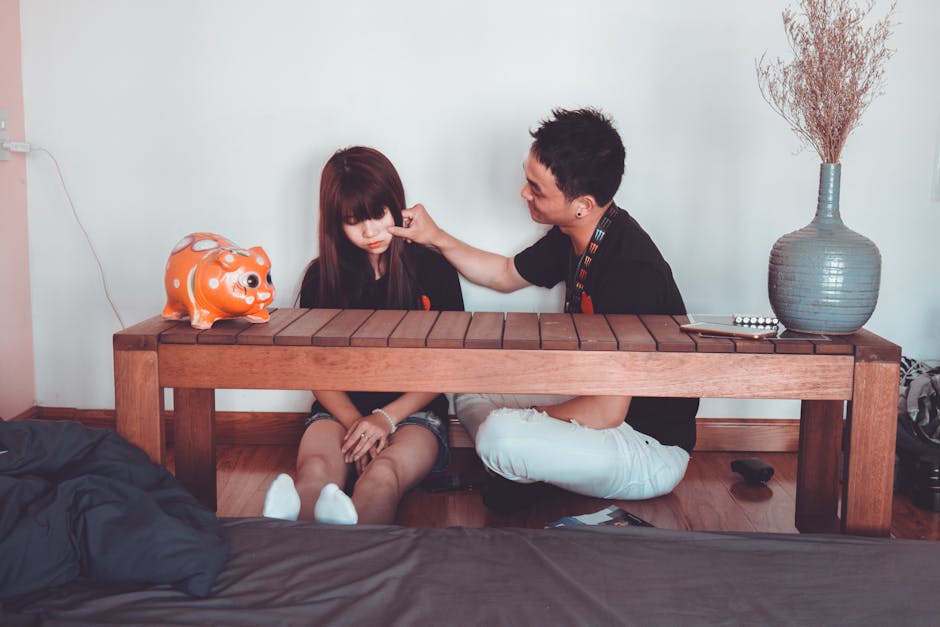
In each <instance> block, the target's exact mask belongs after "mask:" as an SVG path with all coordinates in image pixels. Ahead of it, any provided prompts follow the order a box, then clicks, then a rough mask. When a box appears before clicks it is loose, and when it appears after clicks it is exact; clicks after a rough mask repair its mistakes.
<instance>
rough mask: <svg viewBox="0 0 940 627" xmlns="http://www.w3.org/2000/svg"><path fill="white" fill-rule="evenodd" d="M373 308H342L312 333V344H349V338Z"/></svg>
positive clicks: (367, 317) (371, 312)
mask: <svg viewBox="0 0 940 627" xmlns="http://www.w3.org/2000/svg"><path fill="white" fill-rule="evenodd" d="M374 311H375V310H374V309H344V310H343V311H341V312H339V313H338V314H337V315H336V316H335V317H333V318H332V319H331V320H330V321H329V322H327V323H326V324H324V325H323V327H322V328H321V329H320V330H319V331H317V332H316V333H314V334H313V338H312V339H311V343H312V344H313V345H314V346H349V339H350V338H351V337H352V336H353V333H355V332H356V330H357V329H358V328H359V327H361V326H362V324H363V323H364V322H365V321H366V320H368V319H369V316H371V315H372V314H373V312H374Z"/></svg>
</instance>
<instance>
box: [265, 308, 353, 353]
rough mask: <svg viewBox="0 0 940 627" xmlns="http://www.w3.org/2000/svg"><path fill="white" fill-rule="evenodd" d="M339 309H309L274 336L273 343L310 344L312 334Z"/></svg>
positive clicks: (285, 344) (288, 344)
mask: <svg viewBox="0 0 940 627" xmlns="http://www.w3.org/2000/svg"><path fill="white" fill-rule="evenodd" d="M339 312H340V310H339V309H310V310H309V311H307V312H306V313H305V314H303V315H302V316H300V317H299V318H297V319H296V320H294V321H293V322H291V323H290V324H289V325H287V326H286V327H284V329H283V330H282V331H281V332H280V333H278V334H277V335H275V336H274V343H275V344H277V345H283V346H310V345H311V344H312V343H313V335H314V334H315V333H316V332H317V331H319V330H320V329H322V328H323V325H325V324H326V323H327V322H329V321H330V320H332V319H333V318H335V317H336V316H337V315H339Z"/></svg>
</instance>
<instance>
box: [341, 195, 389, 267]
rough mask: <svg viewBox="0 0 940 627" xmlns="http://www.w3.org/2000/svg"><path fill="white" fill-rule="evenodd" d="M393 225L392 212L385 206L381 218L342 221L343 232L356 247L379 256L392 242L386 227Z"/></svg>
mask: <svg viewBox="0 0 940 627" xmlns="http://www.w3.org/2000/svg"><path fill="white" fill-rule="evenodd" d="M394 225H395V219H394V218H393V217H392V212H391V211H389V210H388V207H386V208H385V213H383V214H382V217H381V218H378V219H375V220H363V221H362V222H352V223H350V222H344V223H343V233H345V234H346V238H347V239H349V241H350V242H351V243H352V245H353V246H355V247H356V248H361V249H362V250H364V251H366V252H367V253H369V254H370V255H373V256H375V257H378V256H380V255H381V254H382V253H384V252H385V251H386V250H388V247H389V246H390V245H391V243H392V234H391V233H389V232H388V227H390V226H394Z"/></svg>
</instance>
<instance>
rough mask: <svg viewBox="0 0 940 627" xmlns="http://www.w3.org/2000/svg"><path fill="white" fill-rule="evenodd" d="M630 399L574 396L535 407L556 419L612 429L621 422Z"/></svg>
mask: <svg viewBox="0 0 940 627" xmlns="http://www.w3.org/2000/svg"><path fill="white" fill-rule="evenodd" d="M631 400H632V397H630V396H576V397H574V398H572V399H570V400H567V401H565V402H563V403H558V404H557V405H544V406H538V407H536V408H535V409H537V410H539V411H543V412H545V413H546V414H548V415H549V416H551V417H552V418H557V419H558V420H564V421H571V420H574V421H575V422H577V423H578V424H579V425H581V426H583V427H588V428H590V429H612V428H614V427H619V426H620V425H621V424H623V419H624V416H626V415H627V410H628V409H629V408H630V401H631Z"/></svg>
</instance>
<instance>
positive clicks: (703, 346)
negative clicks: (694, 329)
mask: <svg viewBox="0 0 940 627" xmlns="http://www.w3.org/2000/svg"><path fill="white" fill-rule="evenodd" d="M689 337H690V338H692V341H693V342H695V350H696V352H699V353H734V352H736V351H737V346H736V345H735V343H734V341H733V340H732V339H731V338H730V337H713V336H709V335H702V334H700V333H689Z"/></svg>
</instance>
